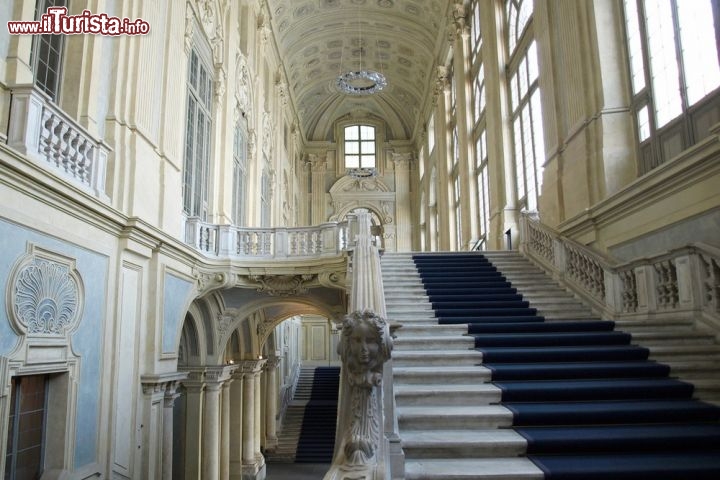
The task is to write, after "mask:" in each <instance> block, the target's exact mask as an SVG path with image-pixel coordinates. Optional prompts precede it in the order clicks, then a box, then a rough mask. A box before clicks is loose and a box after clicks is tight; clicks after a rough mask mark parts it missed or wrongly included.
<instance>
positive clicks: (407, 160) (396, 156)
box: [392, 152, 413, 170]
mask: <svg viewBox="0 0 720 480" xmlns="http://www.w3.org/2000/svg"><path fill="white" fill-rule="evenodd" d="M412 156H413V155H412V153H410V152H404V153H393V154H392V161H393V163H395V168H396V169H403V170H407V169H409V168H410V164H411V162H412Z"/></svg>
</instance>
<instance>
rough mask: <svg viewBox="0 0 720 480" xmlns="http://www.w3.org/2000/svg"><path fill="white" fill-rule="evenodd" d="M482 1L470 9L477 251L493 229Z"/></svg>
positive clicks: (473, 3) (474, 1)
mask: <svg viewBox="0 0 720 480" xmlns="http://www.w3.org/2000/svg"><path fill="white" fill-rule="evenodd" d="M479 4H480V2H479V0H473V2H472V4H471V6H470V8H471V18H472V24H471V35H470V39H471V42H472V43H471V50H472V56H471V58H470V61H471V63H470V68H471V75H472V85H473V89H472V99H473V103H472V116H473V126H472V128H473V130H472V132H473V139H474V144H475V152H474V153H475V172H474V173H475V181H476V183H477V195H478V198H477V202H478V205H479V208H478V213H479V215H480V238H479V239H478V242H477V244H476V246H475V248H476V249H481V250H484V249H485V248H486V247H487V237H488V230H489V229H490V204H489V200H490V195H489V192H488V153H487V135H486V119H485V104H486V101H485V68H484V65H483V49H482V46H483V42H482V40H483V38H482V32H481V27H480V5H479Z"/></svg>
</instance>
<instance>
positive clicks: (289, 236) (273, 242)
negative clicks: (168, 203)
mask: <svg viewBox="0 0 720 480" xmlns="http://www.w3.org/2000/svg"><path fill="white" fill-rule="evenodd" d="M350 229H351V226H350V225H349V223H348V222H329V223H324V224H322V225H319V226H316V227H296V228H285V227H278V228H248V227H236V226H233V225H214V224H210V223H206V222H203V221H201V220H200V219H199V218H196V217H191V218H188V219H187V221H186V223H185V242H186V243H187V244H189V245H191V246H193V247H194V248H195V249H197V250H198V251H200V252H201V253H203V254H205V255H207V256H212V257H222V258H243V259H249V258H261V259H286V258H295V257H314V256H323V255H337V254H338V253H340V252H343V251H346V250H349V249H350V248H351V247H352V243H353V242H352V241H351V239H350V238H349V236H350V231H351V230H350Z"/></svg>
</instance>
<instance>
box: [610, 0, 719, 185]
mask: <svg viewBox="0 0 720 480" xmlns="http://www.w3.org/2000/svg"><path fill="white" fill-rule="evenodd" d="M669 1H670V4H669V7H670V9H671V12H670V13H671V15H672V35H673V46H674V48H675V58H676V63H675V64H674V68H676V69H677V79H678V84H677V85H678V94H679V95H678V96H679V102H680V113H679V114H678V115H677V116H675V117H673V118H670V119H669V120H667V121H665V122H664V123H663V124H662V125H659V122H658V117H657V112H658V105H657V104H656V101H655V96H656V95H657V93H656V91H655V90H656V86H655V85H656V84H655V83H654V82H653V62H652V60H651V52H650V43H651V42H650V39H649V36H648V31H649V30H648V25H647V16H646V14H645V12H646V2H645V0H625V1H623V2H622V5H621V7H620V10H621V15H622V21H621V23H622V28H623V35H624V37H623V42H624V45H625V53H626V68H627V71H628V82H627V85H628V86H627V88H628V93H629V95H630V98H631V101H630V108H631V111H632V117H633V123H634V127H635V141H636V142H637V148H638V175H639V176H642V175H644V174H646V173H648V172H649V171H651V170H652V169H654V168H656V167H658V166H660V165H661V164H663V163H666V162H667V161H669V160H670V159H671V158H672V157H673V156H674V155H676V154H678V153H679V152H680V151H683V150H685V149H687V148H690V147H691V146H692V145H695V144H696V143H697V142H699V141H700V140H702V139H703V138H706V136H707V133H709V132H702V131H699V128H698V125H699V124H700V123H701V120H702V118H703V116H704V115H706V114H709V110H717V109H718V108H720V98H718V97H719V95H718V94H720V84H718V85H717V86H716V87H715V88H714V89H713V90H710V91H709V92H707V93H706V94H705V96H704V97H702V98H700V99H698V100H697V101H695V102H694V103H692V104H691V103H690V102H689V99H688V93H687V91H688V86H689V84H690V81H689V79H688V78H687V71H686V68H685V57H683V48H682V38H681V33H680V22H679V10H678V5H679V3H678V1H677V0H669ZM628 3H633V4H634V5H635V11H636V14H637V17H636V18H634V19H630V18H629V17H628V9H627V4H628ZM710 4H711V5H710V6H711V8H712V12H713V26H714V29H715V45H716V57H718V64H719V65H718V68H720V48H718V46H717V45H720V11H719V10H720V5H718V2H716V1H711V2H710ZM631 20H637V25H636V27H637V29H635V28H633V31H632V32H631V31H630V30H631V26H630V22H631ZM633 27H635V26H633ZM634 35H637V36H638V40H637V41H638V42H639V44H640V45H639V47H640V48H639V51H637V52H635V51H634V49H633V47H632V44H631V41H630V38H631V37H634ZM638 55H639V58H637V57H638ZM634 58H637V59H636V62H637V63H635V64H634V62H633V59H634ZM638 67H641V68H642V72H637V71H636V68H638ZM636 77H639V78H642V81H643V83H644V85H643V87H642V88H639V89H636V86H635V82H634V78H636ZM703 133H705V136H702V135H703ZM678 141H679V143H678Z"/></svg>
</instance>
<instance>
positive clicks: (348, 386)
mask: <svg viewBox="0 0 720 480" xmlns="http://www.w3.org/2000/svg"><path fill="white" fill-rule="evenodd" d="M392 347H393V342H392V338H391V336H390V333H389V328H388V325H387V322H386V321H385V319H383V318H382V317H380V316H378V315H376V314H375V313H374V312H372V311H370V310H364V311H355V312H352V313H349V314H348V315H346V316H345V317H344V318H343V322H342V332H341V337H340V343H339V345H338V354H339V355H340V359H341V361H342V367H343V375H342V378H341V382H342V383H341V387H340V388H341V395H340V398H341V402H342V403H341V405H340V406H339V407H338V415H339V418H338V436H339V438H338V440H339V442H340V443H339V444H338V448H337V449H336V452H335V459H334V460H333V467H335V468H337V469H338V470H339V474H338V475H335V476H334V477H335V478H353V479H355V478H357V479H367V480H370V479H372V478H378V477H375V476H374V474H373V471H374V469H375V468H376V467H377V464H378V458H377V453H378V451H379V449H380V447H381V441H382V438H383V435H382V425H383V423H382V422H383V411H382V402H381V395H380V394H379V390H380V388H381V384H382V377H383V365H384V364H385V362H387V361H388V360H389V359H390V354H391V351H392ZM333 469H334V468H333ZM333 469H331V472H332V470H333ZM349 473H352V475H353V476H348V475H347V474H349ZM325 478H328V476H326V477H325Z"/></svg>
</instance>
